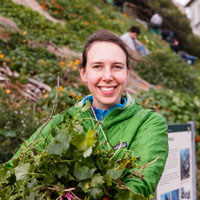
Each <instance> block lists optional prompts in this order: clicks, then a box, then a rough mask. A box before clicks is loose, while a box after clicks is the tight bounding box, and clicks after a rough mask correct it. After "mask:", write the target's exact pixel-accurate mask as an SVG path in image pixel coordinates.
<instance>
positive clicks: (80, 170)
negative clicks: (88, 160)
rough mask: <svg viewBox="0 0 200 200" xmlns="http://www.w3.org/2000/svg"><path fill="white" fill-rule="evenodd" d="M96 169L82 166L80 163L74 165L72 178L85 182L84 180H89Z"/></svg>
mask: <svg viewBox="0 0 200 200" xmlns="http://www.w3.org/2000/svg"><path fill="white" fill-rule="evenodd" d="M95 170H96V168H95V167H93V168H90V167H88V166H86V165H83V164H82V163H78V162H77V163H75V167H74V176H75V177H76V178H77V179H78V180H79V181H82V180H86V179H91V178H92V176H93V174H94V172H95Z"/></svg>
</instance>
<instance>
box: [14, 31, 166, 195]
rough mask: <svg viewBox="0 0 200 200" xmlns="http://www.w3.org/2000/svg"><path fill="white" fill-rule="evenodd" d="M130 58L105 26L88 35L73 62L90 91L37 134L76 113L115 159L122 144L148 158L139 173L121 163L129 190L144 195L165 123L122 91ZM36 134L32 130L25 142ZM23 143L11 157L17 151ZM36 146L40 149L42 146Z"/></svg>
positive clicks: (153, 179)
mask: <svg viewBox="0 0 200 200" xmlns="http://www.w3.org/2000/svg"><path fill="white" fill-rule="evenodd" d="M131 59H132V56H131V54H130V51H129V49H128V47H127V46H126V45H125V44H124V42H123V41H122V40H121V39H120V38H119V37H118V36H116V35H114V34H113V33H111V32H109V31H106V30H100V31H97V32H95V33H94V34H93V35H91V36H90V37H89V38H88V40H87V41H86V44H85V48H84V51H83V59H82V63H81V65H80V67H79V71H80V76H81V78H82V80H83V81H84V82H86V83H87V85H88V88H89V90H90V92H91V95H89V96H87V97H85V98H83V99H82V100H80V101H79V102H78V103H77V104H76V105H75V106H73V107H72V108H70V109H69V110H67V111H66V112H64V113H62V114H58V115H56V116H54V117H53V119H52V120H51V121H50V122H49V124H48V125H47V126H46V127H45V128H44V129H43V131H42V132H41V133H40V135H39V137H38V138H37V139H38V140H39V139H41V138H45V137H47V136H48V134H49V133H51V130H52V129H53V128H54V127H56V126H57V125H58V124H61V125H62V124H64V123H65V120H66V118H67V119H69V118H71V119H73V118H78V119H79V120H80V121H81V122H82V124H81V125H82V126H83V129H84V130H83V134H85V133H87V131H88V130H89V129H95V130H96V132H95V133H96V137H97V138H98V140H99V141H101V142H102V144H103V145H102V147H101V148H102V149H113V150H115V151H116V152H115V154H114V156H115V159H116V160H118V161H120V160H121V159H122V158H123V157H124V156H125V155H124V153H123V152H124V151H123V150H122V149H126V150H127V151H130V152H133V153H134V155H135V156H139V157H140V159H141V161H140V163H139V164H140V165H143V166H145V165H146V164H148V163H151V165H149V166H148V167H147V168H146V169H145V170H144V172H143V176H142V177H139V178H138V176H137V174H133V173H132V171H133V168H130V167H128V165H127V175H126V176H125V178H124V179H123V183H124V184H125V185H126V186H128V187H129V188H130V190H132V191H134V192H135V193H140V194H143V195H145V196H147V197H148V196H149V195H151V194H153V193H154V191H155V189H156V186H157V184H158V181H159V179H160V177H161V175H162V172H163V170H164V166H165V162H166V159H167V155H168V136H167V125H166V122H165V120H164V119H163V117H162V116H161V115H159V114H158V113H156V112H154V111H152V110H144V109H142V107H141V106H140V105H139V104H138V103H137V102H136V101H135V100H134V97H133V96H131V95H130V94H128V93H126V83H127V80H128V78H129V70H130V68H129V63H130V60H131ZM99 121H101V122H99ZM95 122H96V123H95ZM101 124H102V126H101ZM37 134H38V131H37V132H36V133H35V134H34V135H33V136H32V137H31V138H30V139H29V141H28V142H31V141H32V140H33V139H34V138H35V136H36V135H37ZM50 140H51V138H50V139H49V141H48V142H50ZM108 141H109V142H108ZM24 146H25V145H24ZM24 146H22V147H21V148H20V150H19V151H18V152H17V153H16V154H15V156H14V158H16V157H18V156H19V155H20V153H21V152H22V150H23V149H24ZM38 148H40V149H38V150H40V151H41V150H43V149H44V148H45V147H44V145H43V146H40V147H38ZM158 158H159V159H158ZM155 160H156V161H155ZM152 161H153V162H152ZM154 161H155V162H154ZM10 164H11V163H10Z"/></svg>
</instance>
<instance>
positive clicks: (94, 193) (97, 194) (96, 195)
mask: <svg viewBox="0 0 200 200" xmlns="http://www.w3.org/2000/svg"><path fill="white" fill-rule="evenodd" d="M88 193H89V195H90V196H91V197H92V198H93V199H101V197H102V196H103V191H102V190H101V189H99V188H90V189H89V190H88Z"/></svg>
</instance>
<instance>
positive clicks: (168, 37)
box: [161, 29, 174, 44]
mask: <svg viewBox="0 0 200 200" xmlns="http://www.w3.org/2000/svg"><path fill="white" fill-rule="evenodd" d="M161 36H162V39H163V40H165V41H166V42H168V43H169V44H171V43H172V42H173V37H174V32H173V31H171V30H169V29H162V30H161Z"/></svg>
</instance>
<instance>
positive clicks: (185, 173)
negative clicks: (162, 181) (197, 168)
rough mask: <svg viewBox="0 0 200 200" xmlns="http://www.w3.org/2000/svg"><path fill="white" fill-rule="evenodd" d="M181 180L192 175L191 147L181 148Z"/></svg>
mask: <svg viewBox="0 0 200 200" xmlns="http://www.w3.org/2000/svg"><path fill="white" fill-rule="evenodd" d="M180 159H181V180H184V179H186V178H189V177H190V151H189V148H187V149H181V150H180Z"/></svg>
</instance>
